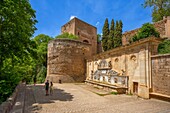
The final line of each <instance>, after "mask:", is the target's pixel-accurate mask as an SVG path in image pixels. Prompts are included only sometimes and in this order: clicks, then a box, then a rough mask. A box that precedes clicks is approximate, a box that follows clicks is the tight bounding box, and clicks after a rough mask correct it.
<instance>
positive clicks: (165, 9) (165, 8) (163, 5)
mask: <svg viewBox="0 0 170 113" xmlns="http://www.w3.org/2000/svg"><path fill="white" fill-rule="evenodd" d="M143 6H144V8H146V7H152V21H153V22H157V21H160V20H162V19H163V17H164V16H170V0H145V2H144V4H143Z"/></svg>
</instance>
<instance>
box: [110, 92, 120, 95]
mask: <svg viewBox="0 0 170 113" xmlns="http://www.w3.org/2000/svg"><path fill="white" fill-rule="evenodd" d="M110 94H112V95H117V94H118V93H117V92H110Z"/></svg>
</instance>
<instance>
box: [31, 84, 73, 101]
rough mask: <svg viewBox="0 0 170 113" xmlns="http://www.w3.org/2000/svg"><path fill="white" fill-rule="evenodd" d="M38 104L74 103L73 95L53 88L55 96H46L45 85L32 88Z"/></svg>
mask: <svg viewBox="0 0 170 113" xmlns="http://www.w3.org/2000/svg"><path fill="white" fill-rule="evenodd" d="M32 89H33V92H34V98H35V100H36V103H39V104H46V103H55V101H72V99H73V95H71V94H70V93H67V92H65V91H64V90H63V89H58V88H55V87H54V88H53V94H52V95H48V96H45V88H44V86H43V85H36V86H32Z"/></svg>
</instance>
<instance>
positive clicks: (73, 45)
mask: <svg viewBox="0 0 170 113" xmlns="http://www.w3.org/2000/svg"><path fill="white" fill-rule="evenodd" d="M90 47H91V45H90V44H87V43H83V42H79V41H75V40H69V39H55V40H52V41H50V42H49V44H48V65H47V78H46V79H49V80H50V81H53V82H58V81H59V80H61V81H62V82H82V81H84V80H85V71H86V70H85V69H86V64H85V59H87V58H89V57H90V56H91V49H90Z"/></svg>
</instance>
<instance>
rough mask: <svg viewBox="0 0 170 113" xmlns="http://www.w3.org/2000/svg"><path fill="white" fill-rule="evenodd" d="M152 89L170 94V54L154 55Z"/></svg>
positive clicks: (155, 91)
mask: <svg viewBox="0 0 170 113" xmlns="http://www.w3.org/2000/svg"><path fill="white" fill-rule="evenodd" d="M151 58H152V86H153V89H152V91H153V92H154V93H160V94H164V95H169V96H170V54H166V55H155V56H152V57H151Z"/></svg>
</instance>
